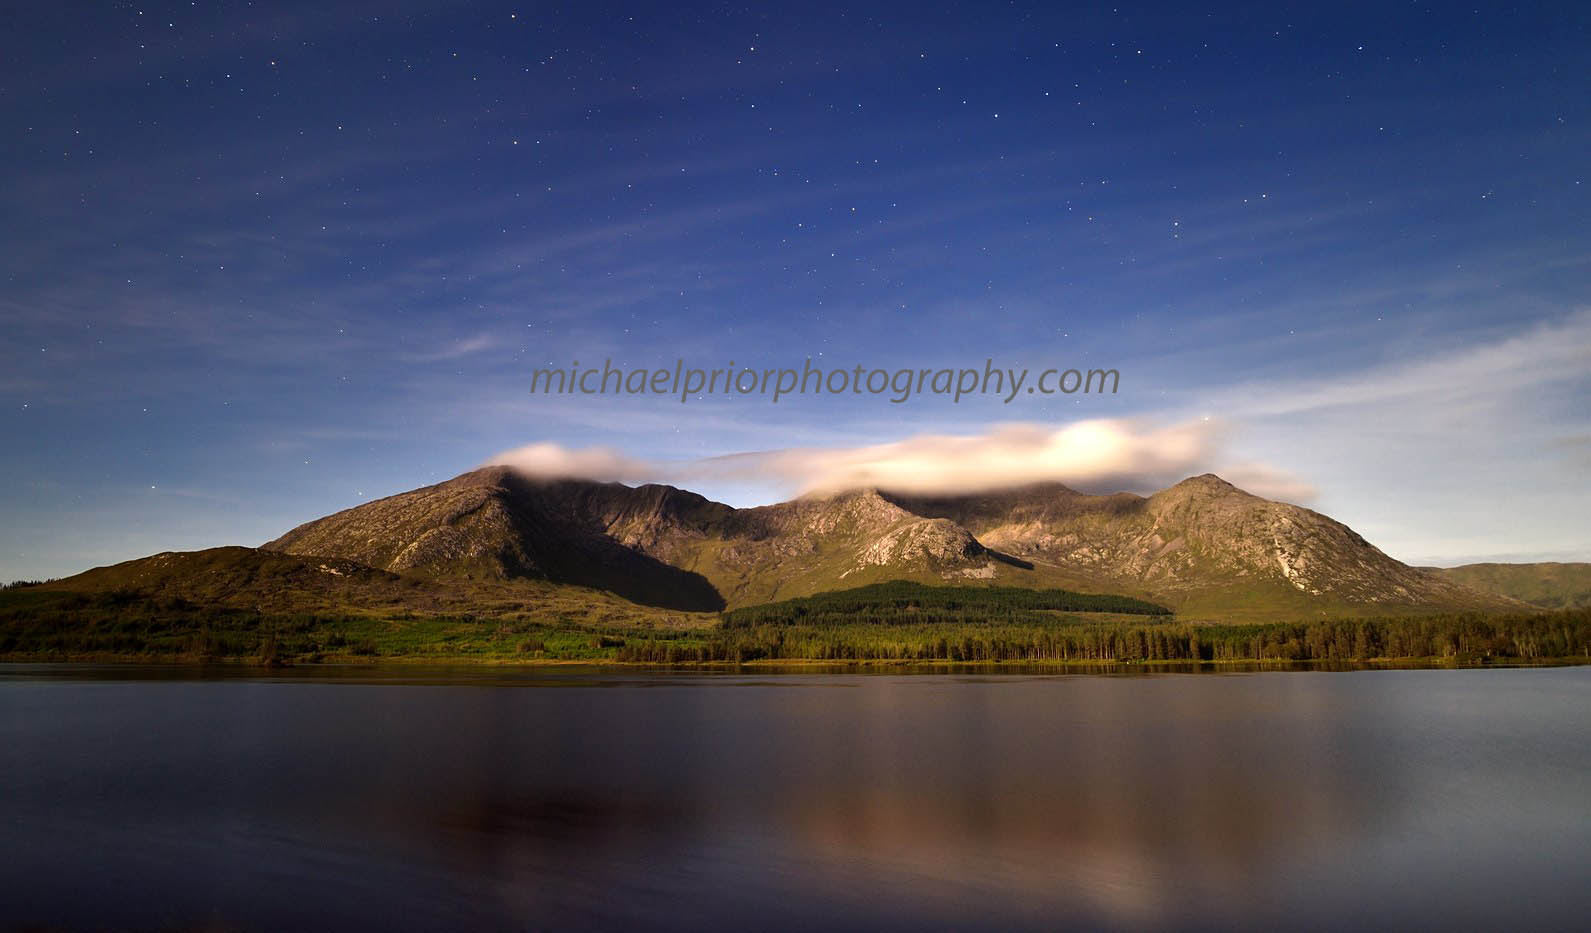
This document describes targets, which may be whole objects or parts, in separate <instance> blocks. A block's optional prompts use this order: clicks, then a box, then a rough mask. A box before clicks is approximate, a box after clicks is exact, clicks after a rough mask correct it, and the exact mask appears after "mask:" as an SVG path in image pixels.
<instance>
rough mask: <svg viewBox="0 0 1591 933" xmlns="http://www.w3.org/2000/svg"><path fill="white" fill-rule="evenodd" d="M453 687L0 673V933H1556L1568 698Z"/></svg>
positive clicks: (936, 678)
mask: <svg viewBox="0 0 1591 933" xmlns="http://www.w3.org/2000/svg"><path fill="white" fill-rule="evenodd" d="M133 677H137V678H138V679H129V678H133ZM460 677H461V678H462V682H460V680H459V679H455V678H454V676H453V675H435V674H427V673H418V672H413V671H409V672H391V671H387V672H379V671H378V672H362V673H358V674H355V675H348V676H342V677H339V676H337V675H334V674H325V675H321V674H317V675H315V676H313V677H306V676H305V675H302V674H297V673H294V674H289V675H284V676H277V677H251V676H239V675H238V674H237V673H232V674H227V675H222V676H221V677H220V678H219V679H201V678H197V677H195V676H194V675H193V674H192V673H182V672H171V673H168V674H166V675H165V676H164V677H163V678H162V677H160V676H151V675H150V674H148V673H145V672H130V671H125V670H124V671H121V672H117V671H105V670H103V669H100V670H97V671H96V670H93V669H85V668H71V667H69V668H54V669H50V668H39V667H24V666H0V837H3V844H0V923H3V924H6V925H9V926H13V927H26V926H30V925H44V926H58V927H67V928H82V927H90V928H105V927H115V928H128V927H132V928H172V927H205V928H215V929H239V928H241V929H305V928H349V927H368V928H382V929H438V930H440V929H449V930H451V929H467V928H532V929H534V928H548V927H554V928H584V927H606V928H612V927H634V926H645V927H670V928H703V927H706V928H720V929H737V930H738V929H748V930H750V929H780V928H789V929H813V930H817V929H835V928H859V927H865V928H881V927H882V928H897V929H914V930H915V929H925V928H954V929H967V928H984V927H993V928H1002V929H1009V928H1013V927H1023V928H1035V929H1055V928H1060V927H1070V928H1076V927H1134V928H1137V927H1178V928H1189V927H1193V928H1221V927H1234V926H1235V927H1249V928H1271V929H1274V928H1278V927H1286V928H1299V927H1307V928H1329V929H1351V928H1363V927H1367V926H1368V927H1398V928H1420V929H1433V928H1454V927H1456V928H1463V929H1482V928H1508V929H1519V928H1536V929H1545V928H1563V929H1575V928H1578V929H1584V928H1585V924H1586V923H1587V922H1588V919H1587V918H1588V917H1591V668H1559V669H1540V670H1474V671H1367V672H1353V673H1256V674H1186V675H1161V676H1135V677H1124V676H1100V675H1086V674H1083V675H1046V676H1020V675H967V674H936V675H902V674H890V675H877V674H874V675H832V674H828V675H814V674H679V673H657V674H647V673H636V672H633V671H632V672H617V673H615V672H601V671H587V672H563V671H548V672H530V673H508V674H495V673H490V672H482V671H479V670H477V671H473V672H470V673H467V674H463V675H460Z"/></svg>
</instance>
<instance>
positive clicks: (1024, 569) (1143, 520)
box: [265, 467, 1508, 614]
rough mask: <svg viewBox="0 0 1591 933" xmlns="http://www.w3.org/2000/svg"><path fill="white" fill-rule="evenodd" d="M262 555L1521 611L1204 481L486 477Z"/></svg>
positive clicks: (436, 489) (735, 597) (711, 589)
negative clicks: (705, 486)
mask: <svg viewBox="0 0 1591 933" xmlns="http://www.w3.org/2000/svg"><path fill="white" fill-rule="evenodd" d="M265 547H266V549H267V550H272V551H280V552H284V553H288V554H297V555H305V556H325V557H337V558H342V559H346V560H350V561H357V562H359V563H361V564H366V565H369V566H372V567H376V568H380V569H383V570H388V571H395V572H420V573H423V574H427V575H432V576H436V577H439V578H460V577H463V578H479V579H483V580H496V579H510V578H516V577H528V578H533V579H546V580H552V581H556V582H564V583H576V584H580V585H585V586H591V587H595V588H600V589H607V590H610V591H612V592H615V593H618V594H619V595H623V596H626V597H629V598H631V599H634V600H637V601H641V602H657V603H659V604H662V605H670V606H675V607H679V608H712V605H711V604H712V602H713V601H714V599H715V598H721V599H722V600H723V602H724V603H726V604H727V605H729V606H731V607H734V606H742V605H750V604H754V603H760V602H770V601H773V600H776V599H783V598H788V597H791V596H800V595H808V594H811V593H816V592H822V591H825V590H833V589H840V588H846V587H852V586H860V585H863V584H866V583H870V582H877V581H880V580H889V579H915V580H920V581H924V582H972V581H991V582H997V583H1000V584H1004V585H1019V586H1034V587H1072V588H1086V589H1092V590H1095V591H1108V592H1124V593H1132V594H1142V595H1145V596H1147V597H1150V598H1153V599H1156V600H1159V601H1162V602H1164V603H1166V604H1168V605H1172V606H1174V607H1176V608H1179V609H1181V610H1182V611H1183V612H1185V613H1193V614H1198V613H1204V612H1211V613H1219V612H1233V611H1236V612H1240V613H1241V612H1247V611H1260V610H1279V609H1291V610H1299V609H1312V608H1319V609H1340V608H1348V607H1358V608H1373V607H1383V608H1386V609H1388V610H1392V609H1401V608H1410V607H1416V608H1417V607H1427V608H1437V607H1441V608H1453V607H1470V606H1500V605H1505V604H1507V602H1508V601H1507V600H1506V599H1502V598H1499V597H1486V596H1482V595H1481V594H1480V593H1478V592H1476V591H1473V590H1468V589H1466V588H1464V587H1462V586H1460V585H1457V584H1454V583H1450V582H1446V581H1444V580H1441V579H1439V578H1437V577H1435V576H1433V575H1431V574H1428V573H1425V572H1423V571H1420V570H1416V569H1414V568H1411V567H1408V566H1406V565H1404V564H1402V563H1399V562H1398V561H1395V560H1393V559H1391V558H1389V557H1387V556H1386V555H1385V554H1383V553H1382V552H1381V551H1379V550H1377V549H1376V548H1375V547H1374V546H1372V545H1371V544H1369V543H1368V542H1366V541H1365V540H1364V539H1363V538H1361V537H1360V536H1359V535H1357V534H1355V533H1354V532H1353V531H1352V530H1351V529H1349V528H1347V527H1346V526H1344V525H1342V524H1340V523H1338V522H1335V521H1332V520H1331V519H1329V518H1327V517H1325V516H1324V515H1320V514H1318V513H1316V512H1312V511H1310V510H1308V509H1304V508H1300V507H1298V506H1294V505H1287V504H1284V503H1278V502H1272V501H1269V500H1265V499H1261V498H1259V497H1257V496H1252V495H1249V494H1248V493H1245V492H1243V491H1242V490H1239V489H1237V488H1236V487H1233V486H1232V485H1230V484H1228V483H1226V482H1225V481H1223V480H1221V479H1219V478H1218V477H1215V476H1210V475H1205V476H1198V477H1194V478H1191V479H1188V480H1185V481H1183V482H1181V483H1178V484H1177V485H1175V486H1173V487H1171V488H1169V489H1166V490H1164V491H1162V492H1159V493H1156V494H1155V495H1153V496H1150V497H1147V498H1144V497H1140V496H1135V495H1130V494H1118V495H1112V496H1090V495H1084V494H1081V493H1077V492H1074V491H1073V490H1070V489H1068V488H1066V487H1065V486H1061V485H1057V484H1049V485H1040V486H1031V487H1024V488H1021V489H1015V490H1008V491H1004V492H997V493H990V494H985V495H967V496H953V497H941V498H915V497H910V496H903V495H895V494H891V493H889V492H887V491H878V490H856V491H851V492H846V493H840V494H835V495H827V496H809V497H803V498H800V499H795V500H792V501H789V502H784V503H780V504H778V505H772V506H763V507H758V508H751V509H735V508H731V507H729V506H726V505H723V504H721V503H716V502H711V501H709V500H707V499H705V498H703V497H701V496H698V495H696V494H694V493H690V492H685V491H682V490H678V489H674V488H672V487H669V486H657V485H651V486H641V487H635V488H632V487H627V486H623V485H620V484H617V483H592V482H586V481H579V480H557V481H548V480H536V479H529V478H526V477H523V476H521V475H519V474H516V473H515V472H513V471H512V470H509V469H507V468H504V467H488V468H484V469H481V470H477V471H474V472H472V473H466V474H464V475H462V476H459V477H457V478H455V479H452V480H449V481H448V482H446V483H441V484H438V485H436V486H431V487H426V488H424V489H417V490H414V491H412V492H407V493H402V494H400V495H396V496H392V497H389V498H386V499H381V500H378V501H376V502H371V503H368V504H366V505H363V506H359V507H357V508H353V509H349V510H347V511H344V512H338V513H336V514H334V515H331V516H328V517H326V518H322V519H319V520H317V521H313V522H309V523H308V524H305V525H302V526H300V527H298V528H295V529H293V530H292V531H290V532H288V533H287V534H285V535H283V536H282V537H280V538H278V539H276V540H275V541H272V542H270V543H269V544H267V545H265Z"/></svg>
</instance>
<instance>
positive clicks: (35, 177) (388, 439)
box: [0, 3, 1591, 579]
mask: <svg viewBox="0 0 1591 933" xmlns="http://www.w3.org/2000/svg"><path fill="white" fill-rule="evenodd" d="M326 6H327V5H324V4H283V5H269V6H265V5H258V6H250V5H247V4H212V3H194V4H187V3H184V4H160V3H149V4H133V5H117V6H111V7H106V8H104V9H102V10H99V11H97V12H96V13H95V14H94V15H92V16H85V15H83V11H82V10H80V9H79V10H75V11H74V10H50V9H46V8H44V7H43V6H38V7H36V8H32V9H24V10H21V11H19V12H16V13H14V14H13V16H12V21H13V23H14V30H13V35H15V36H21V37H24V38H25V39H26V41H25V42H24V43H19V44H17V45H16V48H14V49H12V50H10V51H8V55H7V59H6V61H5V62H4V63H3V64H0V120H3V121H4V133H3V134H0V137H3V142H0V165H3V169H4V173H5V177H6V178H7V179H8V184H6V185H5V186H3V188H0V211H3V212H4V216H5V217H6V218H7V222H6V223H5V224H4V226H3V229H0V236H3V237H4V238H5V241H6V242H5V244H4V245H5V249H4V250H3V252H0V275H3V281H4V288H3V289H0V320H3V322H4V330H3V339H0V362H3V364H4V365H3V367H0V430H3V431H4V436H5V437H6V438H7V443H6V444H5V445H4V448H3V451H0V480H3V482H0V515H3V516H4V518H5V521H4V522H3V524H0V579H10V578H21V577H37V576H48V575H63V574H66V573H70V572H75V571H76V570H79V569H82V568H85V567H87V566H91V565H94V564H101V563H107V562H111V561H115V560H122V559H127V558H131V557H135V556H140V555H142V554H146V553H150V552H153V551H158V550H166V549H186V548H195V547H202V546H210V545H216V544H223V543H245V544H257V543H259V542H261V541H263V540H266V539H268V538H271V537H274V536H276V535H277V534H279V533H281V532H282V531H284V530H286V529H287V528H289V527H291V526H292V525H295V524H297V523H299V522H301V521H304V520H307V519H310V518H313V517H316V516H319V515H321V514H324V513H327V512H330V511H334V510H336V509H339V508H345V507H348V506H351V505H355V504H357V503H358V502H360V501H362V500H366V499H369V498H373V497H376V496H381V495H386V494H390V493H393V492H397V491H401V490H404V489H408V488H411V487H414V486H418V485H422V484H425V483H429V482H435V481H439V480H442V479H445V478H447V477H450V476H453V475H455V474H457V473H459V472H462V471H464V470H466V469H469V468H471V467H473V466H475V465H477V464H479V463H481V462H483V461H486V460H488V459H491V458H493V457H494V456H495V455H497V454H498V453H499V452H501V451H504V450H508V449H511V448H517V447H520V446H522V445H526V444H533V443H548V444H556V445H559V447H560V448H563V449H568V450H575V451H578V450H582V449H585V448H592V447H600V448H606V449H609V450H613V451H618V452H622V454H623V455H625V456H628V457H633V458H638V459H639V460H641V461H644V462H648V463H659V462H663V463H674V462H679V461H694V460H696V459H698V458H712V457H719V456H723V455H728V454H734V453H741V452H746V451H789V450H792V449H793V450H796V451H805V452H806V453H805V454H803V455H802V457H803V459H801V462H812V461H813V460H814V458H815V459H817V460H821V459H822V457H823V456H825V455H826V453H825V452H828V453H836V455H843V453H844V452H845V451H847V450H850V449H853V448H856V447H860V446H868V445H878V444H888V443H896V442H905V441H908V440H909V439H910V438H912V437H914V436H917V435H923V434H931V435H954V436H959V437H963V438H968V437H978V436H981V435H984V434H988V433H990V432H997V431H998V430H999V427H998V426H999V425H1002V424H1010V423H1016V424H1019V425H1026V426H1028V427H1029V428H1031V429H1034V430H1048V431H1061V430H1064V428H1065V427H1066V426H1067V425H1069V424H1072V423H1074V422H1078V421H1095V420H1107V421H1109V422H1110V423H1112V424H1114V425H1117V426H1119V427H1120V428H1121V430H1122V431H1124V432H1126V433H1128V434H1131V435H1133V436H1138V437H1146V438H1155V437H1160V436H1162V435H1161V434H1157V433H1156V432H1164V431H1178V430H1184V429H1187V430H1193V431H1196V432H1204V433H1201V434H1200V443H1199V444H1197V445H1195V448H1194V454H1193V455H1191V456H1190V457H1188V458H1186V460H1185V462H1184V461H1181V460H1179V461H1177V462H1176V463H1175V465H1176V466H1178V467H1181V466H1183V465H1185V466H1186V467H1187V468H1188V470H1189V472H1203V471H1204V470H1205V469H1213V470H1216V471H1218V472H1223V473H1225V472H1230V471H1236V472H1237V473H1238V475H1241V476H1247V477H1259V478H1261V479H1260V480H1258V482H1259V484H1260V485H1261V486H1267V483H1266V481H1264V479H1263V478H1264V477H1271V478H1273V479H1275V480H1276V482H1272V483H1269V486H1268V488H1269V487H1274V488H1275V489H1293V490H1306V492H1305V493H1298V494H1295V495H1294V496H1293V498H1296V499H1299V500H1300V501H1305V502H1306V504H1308V505H1310V506H1311V507H1314V508H1317V509H1319V510H1321V511H1323V512H1326V513H1327V514H1330V515H1332V516H1334V517H1336V518H1339V519H1341V520H1343V521H1346V522H1348V523H1349V524H1350V525H1352V526H1353V527H1354V528H1355V529H1356V530H1358V531H1360V532H1361V533H1362V534H1364V535H1365V536H1366V537H1367V538H1369V539H1370V540H1371V541H1372V542H1374V543H1376V544H1378V545H1380V546H1381V547H1383V549H1385V550H1387V551H1388V552H1389V553H1391V554H1393V555H1394V556H1396V557H1399V558H1401V559H1405V560H1410V561H1417V562H1442V563H1453V562H1461V561H1464V560H1472V559H1483V558H1501V559H1508V558H1514V559H1526V558H1550V559H1578V560H1586V559H1591V541H1588V539H1587V537H1586V534H1585V531H1584V529H1585V528H1587V527H1591V493H1588V491H1587V489H1588V485H1587V482H1586V478H1587V476H1588V475H1591V416H1588V414H1587V411H1588V410H1591V405H1588V404H1587V401H1588V396H1591V391H1588V390H1591V380H1588V377H1587V376H1586V375H1585V369H1586V367H1585V365H1584V363H1585V360H1587V359H1591V318H1588V316H1587V308H1588V307H1591V287H1588V286H1591V232H1588V231H1591V210H1588V206H1591V201H1588V198H1591V172H1588V170H1587V166H1588V165H1591V145H1588V144H1591V133H1588V131H1587V123H1586V121H1587V117H1588V112H1587V110H1588V107H1587V101H1591V79H1588V75H1591V35H1588V29H1587V13H1586V11H1585V10H1584V8H1582V7H1580V6H1579V5H1576V4H1560V5H1550V4H1549V5H1520V6H1517V7H1511V8H1509V9H1507V10H1502V9H1490V8H1481V9H1479V10H1476V9H1475V8H1474V7H1469V8H1462V9H1461V8H1459V7H1456V6H1452V5H1445V4H1430V5H1426V4H1384V3H1383V4H1375V5H1366V6H1355V5H1329V6H1328V5H1318V4H1311V5H1301V6H1295V7H1289V6H1286V5H1278V4H1253V5H1234V6H1217V7H1210V8H1201V9H1191V8H1188V7H1186V5H1182V4H1170V5H1164V6H1154V5H1145V6H1130V7H1129V6H1121V7H1115V8H1112V7H1109V6H1101V7H1078V8H1065V7H1062V6H1061V5H1056V4H1039V3H1035V4H1025V5H1024V4H998V5H988V4H966V5H936V6H935V7H934V8H933V10H932V11H930V12H924V10H923V9H922V7H921V5H919V4H902V5H898V6H890V5H877V6H871V7H855V6H838V7H827V6H801V7H799V8H793V7H792V8H769V9H767V10H727V9H725V8H723V7H719V6H701V7H693V6H690V5H672V6H668V7H666V8H664V7H662V6H661V5H652V4H647V5H635V6H633V7H625V6H620V5H594V6H590V7H581V8H580V9H579V10H578V11H576V10H573V9H565V10H562V11H553V12H549V11H547V10H538V9H534V8H531V7H529V6H528V5H527V6H525V7H520V6H517V5H514V4H403V3H397V4H392V3H382V4H364V5H361V4H357V3H354V4H339V5H336V9H335V10H332V9H327V8H326ZM809 357H811V358H813V359H814V360H822V361H825V362H827V363H829V364H830V365H844V366H847V367H849V366H852V365H857V364H862V365H867V366H870V367H872V366H879V367H884V368H895V367H903V366H909V367H913V368H920V367H938V366H953V367H963V366H979V367H981V366H982V365H983V362H984V360H985V359H990V358H992V359H994V360H996V361H997V362H998V363H999V364H1002V365H1009V366H1029V367H1032V368H1034V369H1035V370H1037V369H1042V368H1047V367H1049V366H1051V365H1057V366H1059V367H1061V368H1065V367H1068V366H1110V367H1114V368H1117V369H1119V370H1120V372H1121V374H1122V380H1121V391H1120V392H1119V393H1118V394H1116V395H1114V396H1108V397H1099V396H1092V397H1086V398H1085V397H1077V398H1053V399H1043V398H1018V399H1017V400H1015V401H1013V402H1012V403H1010V404H1002V403H1001V402H1000V401H998V400H995V399H978V400H963V401H962V402H960V403H959V404H952V403H951V402H949V401H948V400H946V399H940V398H920V399H915V400H913V401H911V402H910V403H907V404H904V405H892V404H890V403H889V402H888V401H887V400H885V399H882V398H875V397H863V398H860V399H857V398H848V399H836V398H832V397H816V398H805V399H794V400H791V399H785V400H781V401H780V402H779V403H778V404H777V405H774V404H770V403H769V402H768V401H767V400H766V399H764V398H758V397H745V398H733V397H731V398H723V399H704V400H693V401H692V402H690V403H688V404H684V405H681V404H680V403H679V402H678V401H677V400H673V399H669V398H666V397H658V398H633V397H624V396H617V397H613V396H609V397H594V398H588V397H578V398H559V397H542V396H534V395H532V394H530V391H529V387H530V377H531V373H532V371H533V370H534V369H537V368H540V367H542V366H547V365H551V366H567V365H569V363H570V362H571V361H572V360H580V361H582V363H600V361H602V360H604V359H609V358H611V359H612V360H613V361H614V362H615V364H616V365H624V366H660V365H661V366H672V365H673V363H674V361H675V360H676V359H684V360H686V361H687V364H688V365H700V366H709V367H710V366H715V365H721V364H723V363H726V362H727V361H729V360H734V361H736V362H737V363H739V364H750V365H753V366H757V367H780V366H797V367H798V366H800V365H801V363H802V361H803V360H805V359H807V358H809ZM1206 425H1207V426H1208V427H1201V426H1206ZM1132 449H1140V447H1133V448H1132ZM1151 474H1153V476H1152V477H1151ZM1121 476H1122V484H1123V485H1128V486H1131V485H1133V481H1134V477H1135V476H1136V477H1138V479H1140V480H1142V482H1144V483H1148V482H1149V480H1150V479H1151V478H1154V479H1155V480H1157V481H1158V479H1159V478H1160V474H1159V473H1158V472H1156V471H1153V470H1144V471H1141V475H1140V474H1139V473H1134V471H1133V470H1131V469H1127V470H1124V471H1123V472H1122V474H1121ZM1057 478H1060V479H1063V480H1065V479H1069V478H1071V477H1067V476H1058V477H1057ZM703 479H704V481H703V482H698V483H694V484H692V488H695V489H697V491H700V492H703V493H705V494H708V495H711V496H714V497H716V498H721V499H724V500H725V501H730V502H733V503H735V504H752V503H757V502H765V501H772V500H774V499H777V498H781V497H783V496H785V495H788V494H790V493H791V492H792V491H798V490H797V489H795V488H794V487H797V486H799V485H800V484H799V482H796V481H793V480H791V479H790V478H789V477H775V476H772V475H770V476H767V477H758V476H756V475H736V476H716V477H715V476H704V477H703ZM1139 491H1148V490H1147V488H1145V489H1140V490H1139ZM1262 491H1263V490H1262Z"/></svg>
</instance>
